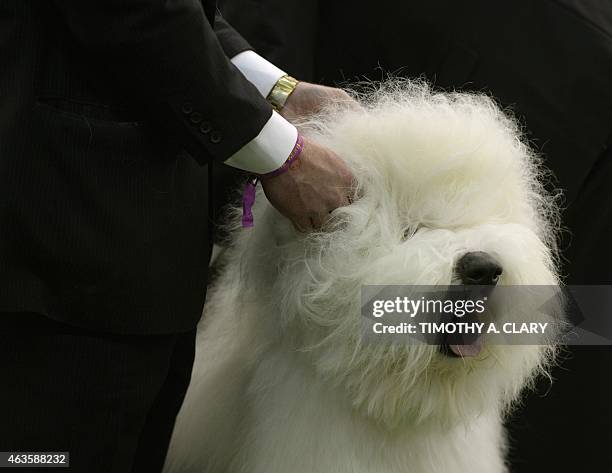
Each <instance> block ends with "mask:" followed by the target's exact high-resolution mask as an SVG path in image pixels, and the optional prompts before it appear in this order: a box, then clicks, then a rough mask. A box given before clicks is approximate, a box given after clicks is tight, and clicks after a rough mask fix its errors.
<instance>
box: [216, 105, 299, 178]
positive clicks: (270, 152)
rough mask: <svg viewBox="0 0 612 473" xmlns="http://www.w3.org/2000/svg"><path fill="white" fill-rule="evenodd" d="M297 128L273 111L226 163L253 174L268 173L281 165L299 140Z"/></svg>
mask: <svg viewBox="0 0 612 473" xmlns="http://www.w3.org/2000/svg"><path fill="white" fill-rule="evenodd" d="M297 134H298V132H297V129H296V128H295V127H294V126H293V125H292V124H291V123H289V122H288V121H287V120H285V119H284V118H283V117H281V116H280V115H279V114H278V113H277V112H273V113H272V116H271V117H270V119H269V120H268V121H267V122H266V124H265V125H264V127H263V128H262V130H261V131H260V132H259V135H257V136H256V137H255V138H253V139H252V140H251V141H249V142H248V143H247V144H246V145H244V146H243V147H242V148H240V149H239V150H238V151H237V152H236V153H234V154H233V155H232V156H230V157H229V158H228V159H227V160H226V161H225V164H228V165H230V166H232V167H235V168H239V169H242V170H244V171H247V172H251V173H253V174H266V173H268V172H272V171H275V170H276V169H278V168H279V167H281V166H282V165H283V164H284V163H285V161H287V158H289V155H290V154H291V151H293V148H294V147H295V143H296V142H297Z"/></svg>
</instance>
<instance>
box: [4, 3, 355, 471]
mask: <svg viewBox="0 0 612 473" xmlns="http://www.w3.org/2000/svg"><path fill="white" fill-rule="evenodd" d="M250 49H251V48H250V46H249V44H248V43H247V42H246V41H245V40H244V39H242V38H241V37H240V36H239V35H238V34H237V33H236V32H235V31H234V30H233V29H232V28H231V27H230V26H229V25H228V24H227V23H226V22H225V21H224V20H223V19H222V18H221V17H220V15H219V14H218V12H217V11H216V6H215V2H214V1H213V0H202V1H199V0H175V1H165V0H98V1H94V2H84V1H82V0H53V1H51V0H6V1H3V2H2V3H1V4H0V107H1V109H0V373H1V374H2V381H1V384H2V388H0V451H20V452H24V451H27V452H36V451H47V452H48V451H68V452H69V453H70V463H71V468H72V469H71V471H75V472H86V473H95V472H104V473H111V472H112V473H122V472H129V471H134V472H147V473H154V472H155V471H160V469H161V466H162V464H163V461H164V457H165V452H166V448H167V444H168V441H169V437H170V433H171V430H172V426H173V423H174V418H175V416H176V413H177V411H178V409H179V407H180V405H181V402H182V398H183V395H184V393H185V390H186V387H187V384H188V382H189V378H190V372H191V365H192V361H193V351H194V335H195V328H194V327H195V325H196V323H197V321H198V319H199V318H200V314H201V310H202V305H203V303H204V297H205V288H206V278H207V266H208V259H209V256H210V247H211V224H210V218H209V205H210V203H211V201H212V199H213V197H214V196H211V195H210V188H211V186H210V181H211V179H212V176H211V173H210V168H211V166H210V164H211V163H213V162H215V163H219V164H221V163H225V164H227V165H229V166H232V167H235V168H238V169H242V170H244V171H247V172H249V173H253V174H257V175H259V176H260V177H261V181H262V185H263V188H264V191H265V192H266V194H267V196H268V198H269V199H270V201H271V202H272V204H273V205H275V206H276V207H277V209H278V210H279V211H280V212H281V213H283V214H284V215H286V216H287V217H288V218H290V219H291V220H292V221H293V223H294V224H295V225H296V227H298V228H299V229H301V230H308V229H309V228H311V227H318V226H320V225H321V223H322V222H323V221H324V219H325V216H326V215H327V214H328V213H329V211H331V210H333V209H334V208H336V207H337V206H340V205H344V204H346V203H347V196H346V195H345V193H346V189H347V188H349V187H350V185H351V176H350V172H349V171H348V170H347V168H346V167H345V166H344V164H343V163H342V161H341V160H340V159H339V158H338V156H336V155H334V153H332V152H331V151H329V150H327V149H325V148H323V147H321V146H319V145H317V144H316V143H313V142H311V141H308V140H305V141H304V142H303V146H302V143H301V141H300V140H299V139H298V134H297V130H296V129H295V127H294V126H293V125H291V124H290V123H289V122H288V121H286V120H285V119H284V118H283V117H282V116H281V114H279V113H277V112H276V111H273V109H272V106H271V105H270V104H269V103H268V101H266V99H265V97H269V98H270V100H271V101H272V103H273V104H274V105H275V106H276V108H277V109H278V110H280V111H281V113H283V114H288V115H291V114H296V113H299V111H300V110H299V109H300V108H302V107H304V105H303V104H308V107H314V108H316V107H317V104H318V103H319V102H320V101H321V100H325V97H329V96H334V97H343V94H342V92H340V91H338V90H335V89H331V88H326V87H322V86H316V85H313V84H307V83H297V82H296V81H295V80H293V79H292V78H290V77H288V76H287V75H286V74H285V73H284V72H283V71H282V70H280V69H278V68H276V67H275V66H273V65H272V64H270V63H268V62H267V61H265V60H264V59H263V58H261V57H260V56H258V55H257V54H255V53H254V52H253V51H251V50H250ZM281 84H284V85H283V87H280V85H281ZM283 107H284V108H283ZM299 150H301V155H300V156H299V158H297V160H296V161H295V162H296V163H297V165H291V166H287V165H285V161H286V160H287V159H288V158H289V157H290V156H294V155H296V153H297V152H298V151H299ZM278 168H282V169H284V170H285V171H286V172H283V173H280V174H279V173H277V172H275V171H276V170H277V169H278ZM203 408H205V406H203ZM38 461H40V459H39V460H38ZM33 466H36V465H33ZM20 471H21V470H20Z"/></svg>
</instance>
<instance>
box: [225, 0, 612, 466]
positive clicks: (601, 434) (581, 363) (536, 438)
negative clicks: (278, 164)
mask: <svg viewBox="0 0 612 473" xmlns="http://www.w3.org/2000/svg"><path fill="white" fill-rule="evenodd" d="M220 4H221V7H222V11H223V12H224V14H225V16H226V17H227V18H228V19H229V20H230V21H232V22H233V24H234V26H235V27H236V28H237V29H238V30H239V31H240V32H241V33H242V34H243V35H244V36H245V37H246V38H247V39H248V40H249V41H251V43H252V44H253V45H254V46H255V47H256V48H257V49H258V51H259V52H260V54H262V55H263V56H265V57H267V58H273V60H274V62H275V63H276V64H277V65H279V66H281V67H285V68H287V69H288V70H292V71H293V70H300V73H301V76H302V77H305V78H307V79H310V80H317V81H322V82H323V83H328V84H333V83H337V82H343V81H347V80H348V81H351V80H355V79H357V80H363V78H364V76H365V77H368V78H370V79H374V80H380V79H384V78H385V72H391V73H394V74H395V75H400V76H404V77H421V76H424V77H426V78H427V79H428V80H430V81H432V82H433V83H435V84H436V85H437V86H440V87H444V88H447V89H462V90H472V91H484V92H490V93H491V94H492V95H493V96H494V97H496V99H498V100H499V101H500V102H501V104H502V105H504V106H509V107H511V108H512V110H513V111H514V113H515V114H516V115H517V117H518V118H519V119H520V121H521V122H522V123H523V124H524V125H525V131H526V132H527V134H528V135H527V136H528V138H529V139H530V140H531V142H532V144H533V145H534V146H535V147H536V149H538V150H539V151H540V152H541V153H542V154H543V156H544V158H545V160H546V165H547V166H548V167H549V168H550V169H552V170H553V172H554V174H555V176H556V182H553V185H554V186H560V187H562V188H563V189H564V193H565V203H564V206H565V207H566V208H565V211H564V215H563V223H564V225H565V226H566V227H567V230H566V231H565V233H564V235H563V237H564V238H563V241H562V243H561V250H562V254H563V260H562V263H563V268H562V273H563V275H564V276H565V282H566V283H567V284H612V251H610V242H611V241H612V192H611V191H610V182H612V89H611V88H610V79H611V78H612V2H610V1H609V0H591V1H588V2H585V1H578V0H500V1H496V2H491V1H489V0H470V1H463V2H459V1H455V0H428V1H408V2H397V1H393V0H381V1H378V2H376V3H375V6H373V4H372V3H371V2H366V1H365V0H351V1H348V0H337V1H334V2H322V1H319V0H304V2H300V8H299V9H297V8H294V7H292V5H291V4H290V2H285V1H282V0H265V1H261V2H250V1H246V0H223V2H220ZM246 18H248V20H246ZM383 71H385V72H383ZM601 317H609V314H608V313H607V312H606V310H604V309H603V308H602V312H601ZM561 361H562V363H561V366H559V367H557V368H555V369H554V370H553V373H552V374H553V379H554V382H553V384H552V386H551V385H550V383H549V382H548V380H541V381H542V382H541V383H540V386H539V387H538V390H537V392H535V393H531V394H530V395H529V399H527V400H526V402H525V406H524V407H523V408H521V409H520V410H519V411H517V413H516V415H515V417H514V418H513V420H512V422H511V423H510V438H511V441H510V452H509V458H510V460H511V464H512V468H511V471H513V472H525V473H531V472H534V471H547V472H548V471H550V472H557V473H561V472H570V471H581V472H597V471H602V469H604V468H608V464H609V458H610V452H609V445H610V442H611V441H612V435H611V432H612V403H610V401H609V394H608V393H610V391H612V377H611V376H610V370H611V366H612V349H611V348H610V347H569V348H568V349H567V350H566V352H565V353H564V354H562V356H561Z"/></svg>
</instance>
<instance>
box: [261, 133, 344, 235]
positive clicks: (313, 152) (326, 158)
mask: <svg viewBox="0 0 612 473" xmlns="http://www.w3.org/2000/svg"><path fill="white" fill-rule="evenodd" d="M261 184H262V187H263V190H264V192H265V194H266V197H267V198H268V200H269V201H270V203H271V204H272V205H273V206H274V207H275V208H276V209H277V210H278V211H279V212H280V213H281V214H283V215H284V216H285V217H287V218H288V219H290V220H291V221H292V222H293V225H294V226H295V227H296V228H297V229H298V230H300V231H303V232H304V231H309V230H313V229H319V228H320V227H321V226H322V225H323V224H324V223H325V221H326V220H327V219H328V218H329V214H330V212H332V211H333V210H334V209H336V208H338V207H342V206H345V205H348V204H349V203H350V200H349V196H350V194H351V191H352V184H353V175H352V173H351V171H350V170H349V168H348V167H347V165H346V164H345V163H344V162H343V161H342V160H341V159H340V158H339V157H338V155H336V154H335V153H334V152H333V151H331V150H329V149H327V148H324V147H322V146H319V145H318V144H316V143H315V142H313V141H310V140H308V139H306V138H304V147H303V148H302V152H301V154H300V156H299V157H298V158H297V159H296V160H295V161H294V162H293V163H292V164H291V165H290V167H289V168H288V169H287V171H286V172H284V173H282V174H279V175H277V176H272V177H262V178H261Z"/></svg>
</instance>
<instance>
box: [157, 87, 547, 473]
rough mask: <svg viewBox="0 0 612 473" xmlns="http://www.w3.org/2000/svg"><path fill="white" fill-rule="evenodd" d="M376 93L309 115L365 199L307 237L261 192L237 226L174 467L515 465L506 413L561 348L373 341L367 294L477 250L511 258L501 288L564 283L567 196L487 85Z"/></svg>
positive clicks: (344, 470) (342, 469) (328, 472)
mask: <svg viewBox="0 0 612 473" xmlns="http://www.w3.org/2000/svg"><path fill="white" fill-rule="evenodd" d="M363 105H364V107H363V109H362V110H355V109H351V110H346V109H343V108H342V107H335V108H334V107H331V108H330V110H328V111H327V112H326V113H325V114H323V115H322V116H319V117H317V118H315V119H313V120H311V121H309V122H308V123H306V124H304V126H303V127H302V132H303V133H304V134H305V135H307V136H310V137H312V138H313V139H315V140H316V141H318V142H320V143H322V144H324V145H326V146H328V147H329V148H331V149H333V150H334V151H336V152H337V153H338V154H339V155H340V156H342V157H343V158H344V159H345V160H346V161H347V163H348V164H349V166H350V168H351V169H352V171H353V173H354V175H355V177H356V182H357V189H356V190H355V200H354V203H353V204H351V205H349V206H347V207H344V208H340V209H338V210H336V211H334V212H333V214H332V218H331V221H330V223H329V224H328V225H327V228H326V229H325V231H322V232H319V233H314V234H309V235H306V234H301V233H298V232H297V231H295V230H294V229H293V227H292V225H291V224H290V223H289V222H288V221H287V220H286V219H285V218H283V217H282V216H281V215H280V214H278V213H277V212H276V211H275V209H274V208H272V207H271V206H270V204H269V203H268V202H267V201H266V200H265V196H264V195H263V193H260V194H259V195H258V198H257V204H256V207H255V210H254V214H255V228H253V229H243V230H238V229H236V231H235V233H234V241H233V246H232V249H231V250H230V255H229V257H228V258H227V261H226V266H225V270H224V272H223V274H222V276H221V277H220V279H219V280H218V282H217V283H216V284H215V285H214V287H213V288H212V289H211V291H210V296H209V300H208V303H207V306H206V310H205V317H204V318H203V322H202V324H201V327H200V328H201V331H200V334H199V339H198V345H197V357H196V364H195V368H194V372H193V377H192V383H191V386H190V388H189V391H188V394H187V397H186V400H185V403H184V405H183V408H182V411H181V413H180V415H179V418H178V420H177V424H176V428H175V432H174V436H173V440H172V443H171V448H170V452H169V455H168V459H167V462H166V470H165V471H166V472H189V473H196V472H197V473H366V472H367V473H425V472H427V473H434V472H440V473H462V472H465V473H468V472H469V473H500V472H504V471H506V466H505V461H504V449H505V438H504V431H503V425H502V420H503V416H504V413H505V412H506V411H507V409H508V407H509V406H510V405H511V404H512V403H513V401H515V400H516V399H517V397H518V396H519V394H520V392H521V390H522V389H523V387H524V386H525V385H526V384H527V383H528V382H529V381H530V380H532V379H533V377H534V376H535V375H537V374H538V373H540V372H542V371H543V370H544V368H545V367H546V364H547V362H548V361H550V358H551V355H552V353H553V349H552V348H551V347H550V346H545V345H530V346H517V345H514V346H509V345H506V346H501V345H492V344H487V343H486V339H485V342H484V345H483V346H480V344H478V345H477V344H474V345H472V346H467V345H464V346H453V347H451V350H452V352H454V353H455V354H456V355H463V356H455V357H452V356H448V354H444V353H443V352H442V351H441V350H440V347H439V346H431V345H425V344H406V345H398V344H390V343H382V342H381V343H374V344H373V343H363V333H362V330H361V325H360V319H361V315H360V303H361V301H360V289H361V287H362V285H366V284H379V285H387V284H389V285H390V284H402V285H404V284H413V285H416V284H419V285H447V284H450V283H452V282H453V281H455V280H456V279H457V278H458V277H459V279H461V278H463V277H464V276H465V275H462V274H459V276H458V271H459V270H458V267H459V266H458V265H459V262H460V261H463V263H465V261H466V260H465V256H466V254H467V255H470V256H471V257H474V255H476V256H479V255H484V256H485V258H484V259H485V260H486V259H487V258H488V259H490V261H494V262H495V263H494V264H492V265H489V266H487V265H486V264H485V269H487V268H492V273H491V274H490V276H491V280H490V281H488V282H487V283H491V282H493V283H494V282H495V281H496V279H497V278H498V277H499V283H498V284H499V285H526V284H529V285H554V284H558V278H557V271H556V258H555V239H556V229H557V219H556V215H557V212H556V205H555V199H554V197H553V196H551V195H549V194H547V193H546V192H544V190H543V187H542V182H541V181H542V175H543V174H542V173H543V171H542V167H541V166H540V164H539V161H538V160H537V159H536V158H535V157H534V155H533V153H532V152H531V151H530V150H529V148H528V146H526V145H525V143H524V142H523V141H521V138H520V133H519V130H518V128H517V126H516V124H515V123H514V121H513V120H512V119H510V118H508V117H506V116H505V115H504V114H503V113H502V112H501V111H500V110H499V108H498V107H497V106H496V105H495V104H494V102H493V101H492V100H490V99H489V98H487V97H485V96H482V95H471V94H459V93H452V94H449V93H435V92H432V90H431V89H430V88H429V87H428V86H426V85H423V84H420V83H414V82H395V83H392V84H386V85H384V86H382V87H381V88H380V89H379V90H378V91H375V92H374V93H372V94H370V95H369V96H368V97H366V98H365V99H363ZM238 223H239V215H236V217H235V225H236V227H237V226H238ZM462 258H464V259H463V260H462ZM476 260H478V261H480V260H479V259H478V258H476ZM463 266H465V264H463ZM463 266H461V267H462V268H463ZM463 269H465V268H463ZM481 269H482V268H481ZM487 270H488V269H487ZM485 273H486V271H485ZM500 273H501V275H500ZM478 275H482V271H481V272H480V273H478V274H477V276H478ZM468 276H469V275H468ZM478 277H480V276H478ZM478 281H481V280H480V279H479V280H478ZM521 304H523V307H521ZM525 304H527V302H525V301H516V304H515V305H513V306H512V307H508V308H505V309H504V310H507V311H512V310H517V311H518V310H523V311H525V310H530V309H529V307H528V306H526V305H525ZM504 317H506V318H507V319H509V320H511V319H512V314H511V313H506V314H504ZM468 355H469V356H468Z"/></svg>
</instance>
